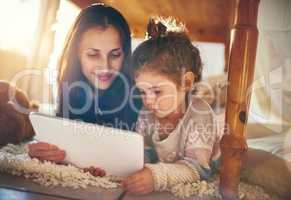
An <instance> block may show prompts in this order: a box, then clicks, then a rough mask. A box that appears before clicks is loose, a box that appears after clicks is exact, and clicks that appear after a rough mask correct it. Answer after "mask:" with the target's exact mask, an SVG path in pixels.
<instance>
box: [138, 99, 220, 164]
mask: <svg viewBox="0 0 291 200" xmlns="http://www.w3.org/2000/svg"><path fill="white" fill-rule="evenodd" d="M158 126H159V124H158V121H157V120H156V119H155V116H154V115H153V114H152V113H150V112H149V111H148V110H146V108H143V109H142V110H141V113H140V115H139V119H138V122H137V132H138V133H139V134H141V135H143V136H144V138H145V146H148V147H152V148H154V149H155V150H156V152H157V155H158V158H159V160H160V161H161V162H170V163H174V162H177V161H179V160H183V161H186V162H189V163H192V162H191V161H194V162H195V163H197V162H198V163H199V164H200V165H201V166H203V167H204V168H209V162H210V161H211V160H215V159H217V158H218V157H219V156H220V148H219V141H220V139H221V137H222V133H223V132H222V131H218V130H217V121H216V117H215V114H214V112H213V111H212V109H211V107H210V106H209V104H208V103H207V102H205V101H204V100H202V99H200V98H194V97H193V98H192V100H191V101H190V103H189V106H188V108H187V110H186V112H185V114H184V116H183V117H182V118H181V120H180V121H179V123H178V125H177V126H176V128H175V129H174V130H173V131H172V132H171V133H170V134H169V136H168V137H167V138H166V139H164V140H162V141H160V139H159V132H158Z"/></svg>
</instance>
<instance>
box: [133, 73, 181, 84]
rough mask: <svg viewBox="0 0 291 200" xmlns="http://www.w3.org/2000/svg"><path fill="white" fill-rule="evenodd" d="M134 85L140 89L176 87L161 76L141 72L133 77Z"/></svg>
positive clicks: (165, 77)
mask: <svg viewBox="0 0 291 200" xmlns="http://www.w3.org/2000/svg"><path fill="white" fill-rule="evenodd" d="M135 81H136V85H137V86H138V87H141V88H155V87H163V86H171V87H172V86H176V84H175V83H174V81H172V80H171V79H170V78H169V77H167V76H166V75H163V74H159V73H156V72H146V71H144V72H141V73H139V74H138V75H137V76H136V77H135Z"/></svg>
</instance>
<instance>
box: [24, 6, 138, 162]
mask: <svg viewBox="0 0 291 200" xmlns="http://www.w3.org/2000/svg"><path fill="white" fill-rule="evenodd" d="M130 56H131V38H130V30H129V26H128V24H127V22H126V20H125V19H124V17H123V16H122V15H121V13H120V12H119V11H117V10H116V9H114V8H112V7H110V6H106V5H104V4H93V5H91V6H89V7H87V8H85V9H84V10H82V11H81V13H80V14H79V16H78V17H77V19H76V21H75V23H74V25H73V27H72V30H71V32H70V34H69V36H68V39H67V41H66V44H65V47H64V51H63V55H62V56H61V59H60V66H59V82H58V84H59V102H58V111H57V116H59V117H65V118H70V119H76V120H82V121H85V122H90V123H97V124H101V125H105V126H110V127H115V128H120V129H128V130H132V129H133V128H134V127H135V122H136V119H137V113H138V110H139V108H140V105H141V102H138V101H136V99H131V98H130V97H131V96H130V94H131V88H132V85H133V80H132V78H131V69H130V68H129V66H128V63H129V58H130ZM96 148H97V149H96V150H97V151H98V147H96ZM29 154H30V156H32V157H37V158H39V159H40V160H50V161H54V162H61V161H62V160H63V159H64V157H65V152H64V151H62V150H61V149H59V148H58V147H56V146H55V145H51V144H46V143H42V142H39V143H35V144H31V145H30V146H29Z"/></svg>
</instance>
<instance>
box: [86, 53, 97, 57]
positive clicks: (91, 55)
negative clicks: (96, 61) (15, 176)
mask: <svg viewBox="0 0 291 200" xmlns="http://www.w3.org/2000/svg"><path fill="white" fill-rule="evenodd" d="M87 56H88V57H97V56H98V54H97V53H87Z"/></svg>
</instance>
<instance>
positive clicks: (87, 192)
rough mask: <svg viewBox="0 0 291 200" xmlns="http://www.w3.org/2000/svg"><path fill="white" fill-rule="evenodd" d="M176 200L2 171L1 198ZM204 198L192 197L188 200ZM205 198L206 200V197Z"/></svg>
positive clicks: (40, 199)
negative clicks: (53, 183) (55, 183)
mask: <svg viewBox="0 0 291 200" xmlns="http://www.w3.org/2000/svg"><path fill="white" fill-rule="evenodd" d="M81 199H82V200H95V199H98V200H99V199H101V200H102V199H104V200H136V199H137V200H163V199H167V200H176V199H178V198H175V197H174V196H173V195H172V194H170V193H167V192H163V193H152V194H149V195H144V196H135V195H131V194H127V193H125V194H123V190H122V189H110V190H105V189H100V188H96V187H94V188H93V187H92V188H86V189H71V188H62V187H53V188H52V187H44V186H41V185H39V184H37V183H34V182H32V181H31V180H29V179H25V178H23V177H17V176H12V175H8V174H1V173H0V200H81ZM190 199H191V200H202V198H199V197H191V198H188V199H186V200H190ZM204 200H206V199H205V198H204Z"/></svg>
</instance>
